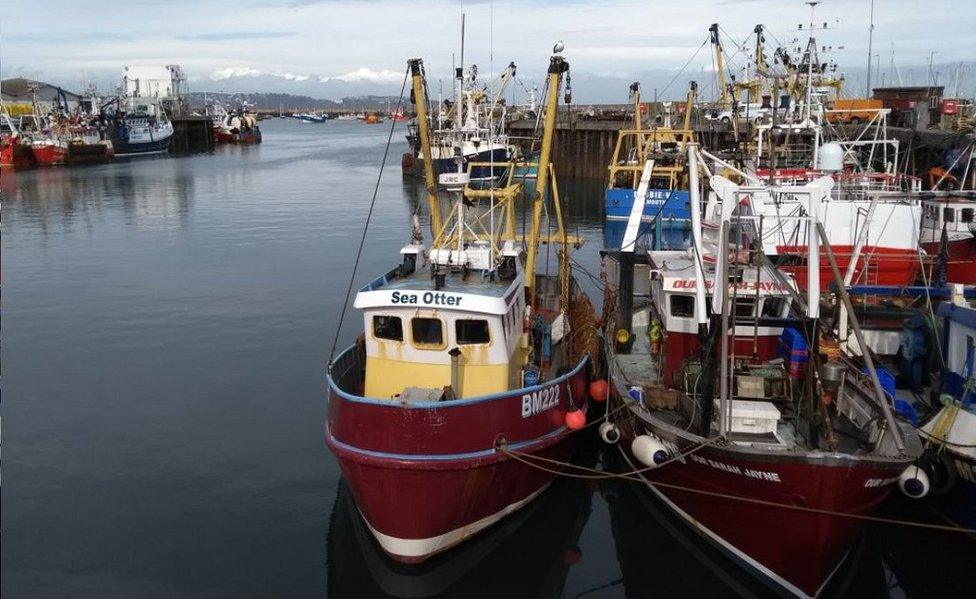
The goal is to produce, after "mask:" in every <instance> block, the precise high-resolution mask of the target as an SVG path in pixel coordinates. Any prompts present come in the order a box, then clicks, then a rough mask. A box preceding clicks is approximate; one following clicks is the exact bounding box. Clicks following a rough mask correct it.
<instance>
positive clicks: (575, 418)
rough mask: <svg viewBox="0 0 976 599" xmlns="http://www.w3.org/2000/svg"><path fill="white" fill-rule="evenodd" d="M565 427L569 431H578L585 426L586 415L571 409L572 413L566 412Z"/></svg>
mask: <svg viewBox="0 0 976 599" xmlns="http://www.w3.org/2000/svg"><path fill="white" fill-rule="evenodd" d="M566 426H568V427H569V429H570V430H574V431H578V430H579V429H581V428H583V427H584V426H586V414H584V413H583V411H582V410H579V409H577V408H573V409H572V411H569V412H566Z"/></svg>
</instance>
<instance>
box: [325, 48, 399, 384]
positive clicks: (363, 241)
mask: <svg viewBox="0 0 976 599" xmlns="http://www.w3.org/2000/svg"><path fill="white" fill-rule="evenodd" d="M409 77H410V67H407V69H406V71H404V73H403V85H401V86H400V97H399V98H398V99H397V113H399V112H400V108H401V106H402V105H403V92H404V91H406V89H407V79H408V78H409ZM396 124H397V122H396V119H390V134H389V136H388V137H387V138H386V147H385V148H383V160H382V162H381V163H380V172H379V174H378V175H377V176H376V186H375V187H373V198H372V199H371V200H370V202H369V211H368V212H367V213H366V222H365V223H363V234H362V237H360V238H359V249H358V250H356V260H355V261H354V262H353V265H352V272H351V273H349V286H348V287H346V297H345V299H344V300H343V301H342V310H341V311H340V312H339V320H338V322H336V331H335V338H334V339H333V340H332V349H330V350H329V362H328V365H329V368H330V369H331V368H332V359H333V358H334V357H335V350H336V346H337V345H339V334H340V333H341V332H342V323H343V321H344V320H345V319H346V309H347V308H348V307H349V296H350V295H351V294H352V286H353V284H354V283H355V281H356V271H357V270H358V269H359V260H360V258H362V255H363V246H364V245H365V244H366V233H367V231H369V221H370V220H371V219H372V218H373V209H374V208H375V207H376V197H377V195H379V191H380V182H381V181H382V180H383V169H384V168H386V158H387V156H389V154H390V145H391V144H392V142H393V130H394V129H396Z"/></svg>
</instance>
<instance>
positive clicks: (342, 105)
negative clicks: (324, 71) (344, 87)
mask: <svg viewBox="0 0 976 599" xmlns="http://www.w3.org/2000/svg"><path fill="white" fill-rule="evenodd" d="M208 99H209V100H211V101H213V100H217V101H219V102H220V103H221V104H223V105H224V106H225V107H228V108H229V107H233V106H237V105H238V104H240V103H241V102H247V104H248V105H249V106H251V107H252V108H255V109H260V110H278V109H279V108H280V109H281V110H282V111H284V112H302V111H307V110H386V108H387V102H389V103H390V104H393V105H395V104H396V101H397V99H396V98H395V97H390V96H373V95H370V96H359V97H355V98H343V99H342V100H339V101H336V100H328V99H323V98H313V97H311V96H305V95H295V94H285V93H256V92H248V93H236V94H231V93H225V92H190V94H189V102H190V108H192V109H195V110H199V109H202V108H203V107H204V105H205V104H206V102H207V100H208Z"/></svg>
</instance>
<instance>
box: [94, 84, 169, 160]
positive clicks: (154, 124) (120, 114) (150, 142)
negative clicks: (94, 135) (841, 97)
mask: <svg viewBox="0 0 976 599" xmlns="http://www.w3.org/2000/svg"><path fill="white" fill-rule="evenodd" d="M113 105H114V111H112V112H111V113H106V112H105V111H106V109H108V108H109V107H110V106H113ZM102 111H103V114H104V115H105V116H104V120H105V121H106V122H108V135H109V139H110V140H111V142H112V148H113V150H114V152H115V155H116V156H144V155H151V154H162V153H164V152H166V151H168V150H169V144H170V142H171V141H172V139H173V123H172V122H170V120H169V117H167V116H166V113H165V112H164V111H163V109H162V107H161V106H160V104H159V102H158V101H156V100H154V99H151V98H126V97H118V98H115V99H113V100H111V101H109V103H107V104H106V105H104V106H103V107H102Z"/></svg>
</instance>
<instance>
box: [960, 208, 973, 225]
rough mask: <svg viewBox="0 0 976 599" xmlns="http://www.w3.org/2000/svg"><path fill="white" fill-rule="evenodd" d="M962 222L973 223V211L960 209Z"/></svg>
mask: <svg viewBox="0 0 976 599" xmlns="http://www.w3.org/2000/svg"><path fill="white" fill-rule="evenodd" d="M962 222H964V223H971V222H973V209H972V208H963V209H962Z"/></svg>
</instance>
